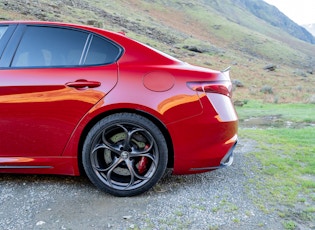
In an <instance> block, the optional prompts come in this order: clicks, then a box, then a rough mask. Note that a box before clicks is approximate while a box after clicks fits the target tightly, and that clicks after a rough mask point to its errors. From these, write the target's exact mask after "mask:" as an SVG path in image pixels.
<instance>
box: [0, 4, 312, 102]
mask: <svg viewBox="0 0 315 230" xmlns="http://www.w3.org/2000/svg"><path fill="white" fill-rule="evenodd" d="M239 1H240V2H243V1H245V0H239ZM259 1H260V0H259ZM236 2H237V1H231V0H220V1H208V0H196V1H194V2H189V1H184V0H173V1H166V0H154V1H152V0H150V1H149V0H121V1H109V0H104V1H98V0H89V1H85V0H65V1H61V0H55V1H49V0H37V1H25V0H16V1H4V0H0V20H20V19H23V20H25V19H26V20H49V21H63V22H73V23H81V24H89V25H94V26H98V27H102V28H106V29H109V30H115V31H121V30H123V31H125V32H127V35H128V36H130V37H132V38H136V39H137V40H140V41H142V42H144V43H147V44H149V45H151V46H153V47H155V48H158V49H160V50H162V51H164V52H166V53H169V54H171V55H173V56H176V57H177V58H180V59H182V60H184V61H187V62H190V63H192V64H197V65H202V66H206V67H210V68H214V69H223V68H225V67H226V66H229V65H233V68H232V78H234V80H235V81H236V80H237V81H236V82H241V83H242V84H238V86H241V85H243V86H244V87H237V88H236V90H235V93H234V99H236V100H248V99H251V98H255V99H261V100H264V101H271V102H288V101H291V102H294V101H299V102H307V101H309V100H310V98H312V95H313V94H315V89H314V87H313V85H314V83H315V77H314V74H313V69H314V66H315V46H314V45H311V44H309V43H306V42H303V41H301V40H299V39H296V38H294V37H292V36H290V35H289V34H288V33H287V32H285V31H283V30H281V29H279V28H277V27H275V26H272V25H270V24H269V23H267V22H266V21H264V20H263V19H261V18H258V17H257V16H256V15H254V14H253V13H252V12H251V11H250V10H248V9H247V8H244V6H243V5H241V4H239V5H237V4H236ZM214 4H216V5H214ZM196 51H198V52H196ZM267 64H273V65H274V66H276V71H267V70H265V69H264V67H265V66H266V65H267ZM268 88H269V89H270V88H271V90H265V89H268Z"/></svg>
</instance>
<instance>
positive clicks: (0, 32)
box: [0, 26, 8, 41]
mask: <svg viewBox="0 0 315 230" xmlns="http://www.w3.org/2000/svg"><path fill="white" fill-rule="evenodd" d="M7 29H8V26H0V41H1V38H2V37H3V35H4V33H5V32H6V31H7Z"/></svg>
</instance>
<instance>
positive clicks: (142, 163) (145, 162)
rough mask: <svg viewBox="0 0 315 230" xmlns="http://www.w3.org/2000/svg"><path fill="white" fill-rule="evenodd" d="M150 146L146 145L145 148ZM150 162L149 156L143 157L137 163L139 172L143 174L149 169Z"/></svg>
mask: <svg viewBox="0 0 315 230" xmlns="http://www.w3.org/2000/svg"><path fill="white" fill-rule="evenodd" d="M149 147H150V146H149V145H146V146H145V147H144V149H145V150H146V149H149ZM148 163H149V160H148V158H147V157H141V159H140V161H139V163H138V164H137V168H138V172H139V174H142V173H144V172H145V170H146V169H147V166H148Z"/></svg>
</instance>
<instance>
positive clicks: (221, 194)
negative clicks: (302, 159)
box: [0, 140, 282, 229]
mask: <svg viewBox="0 0 315 230" xmlns="http://www.w3.org/2000/svg"><path fill="white" fill-rule="evenodd" d="M253 148H255V143H254V142H253V141H248V140H247V141H242V140H241V141H240V143H239V145H238V147H237V148H236V150H235V154H236V155H235V162H234V164H233V165H232V166H231V167H228V168H224V169H220V170H216V171H213V172H209V173H205V174H199V175H188V176H168V177H166V178H164V179H163V180H162V181H160V182H159V183H158V184H157V185H156V186H155V187H154V188H153V189H152V190H151V191H149V192H147V193H145V194H143V195H140V196H137V197H130V198H117V197H113V196H110V195H108V194H105V193H103V192H101V191H99V190H97V189H96V188H95V187H94V186H93V185H92V184H91V183H90V182H89V181H88V179H87V178H85V177H64V176H38V175H37V176H34V175H1V176H0V204H1V205H0V216H1V219H0V229H282V224H281V219H279V217H278V216H276V215H274V214H272V213H269V214H267V213H266V212H264V211H262V210H260V209H259V208H258V207H256V205H255V204H254V200H255V199H263V198H261V197H259V195H258V192H257V189H256V188H255V187H253V186H252V184H251V183H248V182H249V180H250V179H251V178H253V176H254V174H253V171H252V170H251V167H252V166H251V165H252V164H253V162H251V159H249V158H248V157H247V156H246V153H248V152H250V151H252V150H253ZM255 197H256V198H255Z"/></svg>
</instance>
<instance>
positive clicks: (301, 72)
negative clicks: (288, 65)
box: [293, 69, 307, 77]
mask: <svg viewBox="0 0 315 230" xmlns="http://www.w3.org/2000/svg"><path fill="white" fill-rule="evenodd" d="M293 73H294V74H295V75H297V76H301V77H307V74H306V73H305V72H304V71H303V70H300V69H296V70H295V71H294V72H293Z"/></svg>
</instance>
